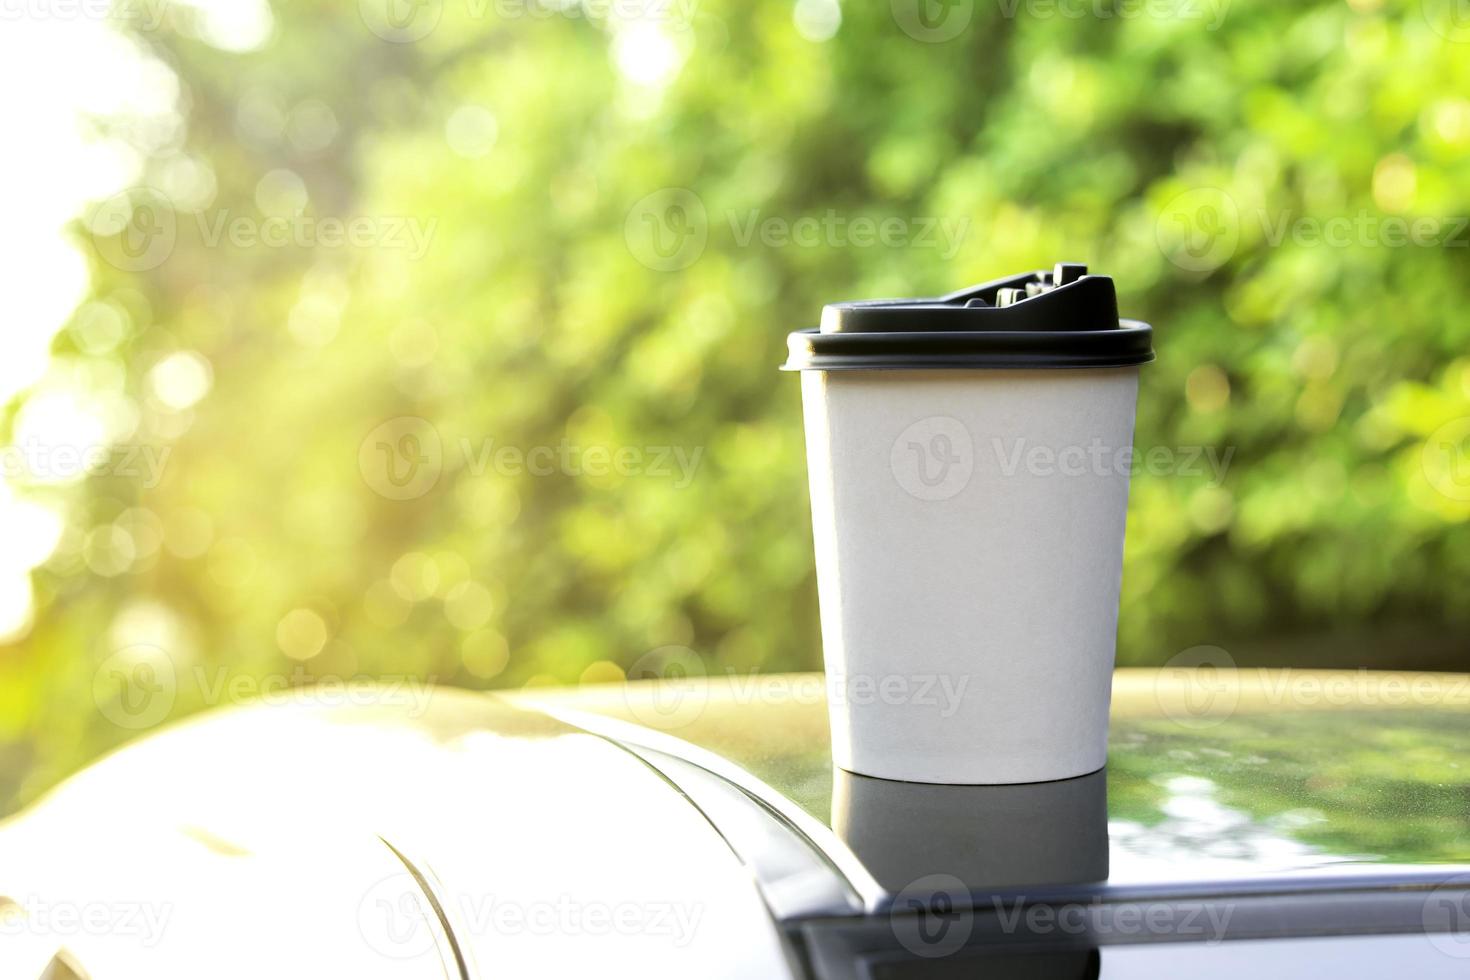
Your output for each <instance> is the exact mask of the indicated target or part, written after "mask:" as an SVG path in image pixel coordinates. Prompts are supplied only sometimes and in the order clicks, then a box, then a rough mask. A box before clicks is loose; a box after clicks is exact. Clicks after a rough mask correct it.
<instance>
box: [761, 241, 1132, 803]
mask: <svg viewBox="0 0 1470 980" xmlns="http://www.w3.org/2000/svg"><path fill="white" fill-rule="evenodd" d="M1152 335H1153V331H1152V329H1151V328H1150V327H1149V326H1148V325H1147V324H1144V323H1139V322H1136V321H1132V320H1120V319H1119V318H1118V309H1117V297H1116V294H1115V292H1114V289H1113V282H1112V280H1111V279H1109V278H1108V277H1106V276H1096V275H1088V274H1087V270H1086V267H1085V266H1080V265H1071V264H1060V265H1058V266H1057V267H1056V269H1055V270H1054V271H1052V272H1033V273H1027V274H1025V275H1019V276H1013V277H1011V278H1009V279H1002V280H997V281H995V282H990V283H986V284H984V285H982V286H977V287H974V288H972V289H967V290H964V291H961V292H958V293H953V294H951V295H948V296H941V297H936V298H932V299H906V300H882V301H876V302H855V303H837V304H833V305H830V306H827V307H826V308H825V309H824V310H823V311H822V323H821V327H820V328H817V329H811V330H800V331H797V332H795V333H793V334H791V336H790V338H789V347H790V356H789V358H788V360H787V362H786V364H785V366H784V370H790V371H799V372H801V375H802V402H803V406H804V411H805V423H806V441H807V464H808V470H809V476H810V485H811V502H812V519H813V525H814V531H815V544H816V558H817V585H818V594H819V600H820V607H821V620H822V643H823V648H824V655H825V659H826V668H827V680H828V701H829V707H830V713H831V723H832V754H833V761H834V762H835V763H836V764H837V765H838V766H841V767H842V768H843V769H846V770H849V771H851V772H855V773H860V774H863V775H867V776H876V777H879V778H883V779H898V780H909V781H915V782H932V783H966V784H981V783H1026V782H1041V781H1045V780H1054V779H1066V778H1070V777H1073V776H1080V775H1083V774H1085V773H1089V772H1094V771H1096V770H1097V769H1100V768H1102V766H1103V765H1104V764H1105V762H1106V761H1107V730H1108V703H1109V699H1110V695H1111V688H1112V669H1113V655H1114V646H1115V642H1116V633H1117V620H1118V592H1119V585H1120V580H1121V578H1122V550H1123V528H1124V520H1125V514H1126V510H1127V504H1128V476H1129V471H1130V467H1131V463H1132V442H1133V419H1134V409H1135V404H1136V401H1137V393H1138V370H1139V365H1141V364H1144V363H1146V362H1148V361H1150V360H1152V359H1153V349H1152Z"/></svg>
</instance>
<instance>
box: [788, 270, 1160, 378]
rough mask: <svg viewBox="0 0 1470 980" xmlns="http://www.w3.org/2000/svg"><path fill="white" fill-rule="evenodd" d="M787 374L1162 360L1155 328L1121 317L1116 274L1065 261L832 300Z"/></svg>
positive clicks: (800, 334) (800, 338)
mask: <svg viewBox="0 0 1470 980" xmlns="http://www.w3.org/2000/svg"><path fill="white" fill-rule="evenodd" d="M787 346H788V347H789V349H790V353H789V356H788V358H787V360H786V363H785V364H784V365H782V366H781V370H783V371H858V370H863V371H871V370H914V369H935V368H1104V367H1124V366H1127V365H1131V364H1144V363H1147V362H1148V361H1152V360H1153V359H1154V351H1153V328H1152V327H1150V326H1149V325H1148V324H1146V323H1140V322H1139V321H1137V320H1120V319H1119V318H1118V295H1117V292H1116V291H1115V290H1114V288H1113V280H1112V279H1111V278H1109V277H1108V276H1091V275H1088V274H1087V266H1085V265H1077V264H1073V263H1067V262H1061V263H1058V264H1057V267H1056V268H1055V269H1054V270H1053V271H1051V272H1027V273H1024V274H1022V275H1019V276H1011V277H1010V278H1008V279H996V280H995V281H993V282H987V283H985V284H983V285H980V286H972V287H970V288H969V289H963V290H961V291H959V292H957V293H950V294H949V295H948V296H936V297H933V298H930V299H882V300H868V301H864V302H857V303H833V304H831V305H829V306H827V307H825V308H824V309H823V310H822V326H821V327H820V329H809V330H797V331H796V332H794V333H792V334H791V335H790V336H789V337H788V338H787Z"/></svg>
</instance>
